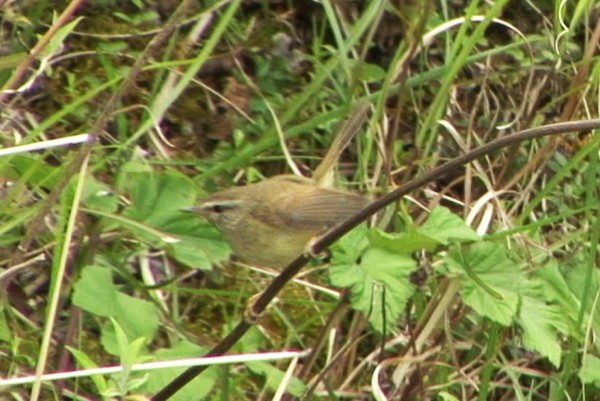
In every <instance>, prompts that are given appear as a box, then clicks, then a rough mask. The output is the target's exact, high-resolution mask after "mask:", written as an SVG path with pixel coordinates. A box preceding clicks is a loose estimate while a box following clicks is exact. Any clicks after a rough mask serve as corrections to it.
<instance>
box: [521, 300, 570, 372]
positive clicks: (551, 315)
mask: <svg viewBox="0 0 600 401" xmlns="http://www.w3.org/2000/svg"><path fill="white" fill-rule="evenodd" d="M517 322H518V324H519V326H521V328H522V329H523V344H524V345H525V347H527V348H528V349H530V350H533V351H537V352H539V353H540V354H541V355H543V356H545V357H546V358H548V360H549V361H550V362H551V363H552V364H553V365H554V366H555V367H558V366H559V365H560V360H561V356H562V349H561V347H560V341H559V338H558V332H559V330H560V331H561V332H563V333H565V332H566V331H567V330H568V328H567V324H566V322H565V316H564V315H563V314H562V312H561V310H560V308H558V307H557V306H555V305H547V304H546V303H545V302H544V301H542V300H540V299H537V298H535V297H532V296H528V295H524V296H523V298H522V302H521V308H520V311H519V318H518V320H517Z"/></svg>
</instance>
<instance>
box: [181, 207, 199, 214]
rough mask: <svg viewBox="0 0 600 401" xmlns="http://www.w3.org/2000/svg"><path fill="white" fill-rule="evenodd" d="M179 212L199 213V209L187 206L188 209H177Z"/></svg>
mask: <svg viewBox="0 0 600 401" xmlns="http://www.w3.org/2000/svg"><path fill="white" fill-rule="evenodd" d="M179 211H181V212H184V213H199V212H200V208H199V207H197V206H188V207H182V208H181V209H179Z"/></svg>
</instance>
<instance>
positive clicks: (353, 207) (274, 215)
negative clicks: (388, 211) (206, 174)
mask: <svg viewBox="0 0 600 401" xmlns="http://www.w3.org/2000/svg"><path fill="white" fill-rule="evenodd" d="M366 205H367V199H366V198H365V197H363V196H362V195H358V194H355V193H352V192H347V191H342V190H338V189H329V188H321V187H319V186H317V185H316V184H315V182H314V181H313V180H310V179H307V178H302V177H297V176H293V175H278V176H275V177H272V178H270V179H267V180H264V181H262V182H259V183H257V184H250V185H246V186H242V187H233V188H228V189H225V190H222V191H219V192H216V193H214V194H212V195H211V196H209V197H208V198H206V199H204V200H202V202H201V203H200V204H199V205H198V206H197V207H193V208H190V209H188V210H189V211H193V212H196V213H198V214H200V215H202V216H204V217H205V218H206V219H207V220H208V221H210V222H211V223H212V224H213V225H215V226H216V227H217V228H218V229H219V230H220V231H221V232H222V233H223V236H224V237H225V239H226V241H227V242H228V243H229V244H230V245H231V247H232V249H233V251H234V252H235V254H236V255H237V256H239V257H240V259H242V260H243V261H245V262H247V263H250V264H255V265H259V266H265V267H273V268H282V267H285V266H286V265H287V264H289V263H290V262H291V261H293V260H294V259H295V258H296V257H298V256H300V254H301V253H302V252H304V251H305V249H306V245H307V243H308V242H309V241H310V240H311V239H313V238H315V237H316V236H318V235H319V234H321V233H323V232H325V231H327V230H328V229H329V228H331V227H333V226H335V225H336V224H339V223H341V222H342V221H344V220H346V219H348V218H349V217H350V216H352V215H354V214H356V213H357V212H358V211H359V210H361V209H362V208H363V207H364V206H366Z"/></svg>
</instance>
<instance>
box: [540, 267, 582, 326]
mask: <svg viewBox="0 0 600 401" xmlns="http://www.w3.org/2000/svg"><path fill="white" fill-rule="evenodd" d="M532 280H533V282H535V283H537V284H539V285H540V286H541V287H540V288H541V291H542V293H543V299H545V300H546V302H551V303H553V304H555V305H556V306H558V307H560V308H561V309H560V310H561V315H562V316H563V318H564V319H567V320H569V321H570V322H571V324H572V325H573V327H574V326H575V323H576V321H577V315H578V313H579V308H580V306H581V302H580V301H579V299H577V297H576V296H575V294H573V293H572V292H571V290H570V289H569V286H568V285H567V282H566V281H565V278H564V277H563V276H562V275H561V274H560V272H559V271H558V265H557V264H556V261H554V260H551V261H550V262H549V264H547V265H546V266H544V267H543V268H541V269H536V270H535V271H534V272H533V274H532Z"/></svg>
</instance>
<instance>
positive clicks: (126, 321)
mask: <svg viewBox="0 0 600 401" xmlns="http://www.w3.org/2000/svg"><path fill="white" fill-rule="evenodd" d="M73 303H74V304H75V305H76V306H79V307H80V308H81V309H83V310H85V311H87V312H90V313H93V314H95V315H98V316H103V317H112V318H114V319H115V320H116V321H117V322H118V324H119V326H120V327H122V328H123V330H124V332H125V333H126V334H127V338H130V339H138V338H141V337H143V338H145V339H146V340H147V341H151V340H152V339H153V338H154V335H155V333H156V331H157V329H158V323H159V320H158V311H157V310H156V307H155V306H154V304H153V303H151V302H148V301H144V300H141V299H138V298H134V297H131V296H129V295H127V294H123V293H122V292H120V291H118V290H117V287H116V286H115V285H114V284H113V282H112V275H111V273H110V270H109V269H107V268H102V267H97V266H86V267H84V268H83V271H82V272H81V278H80V279H79V280H78V281H77V282H76V283H75V286H74V293H73ZM102 344H103V345H104V347H105V349H106V350H107V352H110V353H111V354H113V355H119V346H118V345H117V341H116V338H115V333H114V327H113V326H112V325H108V324H107V325H105V326H103V329H102Z"/></svg>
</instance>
